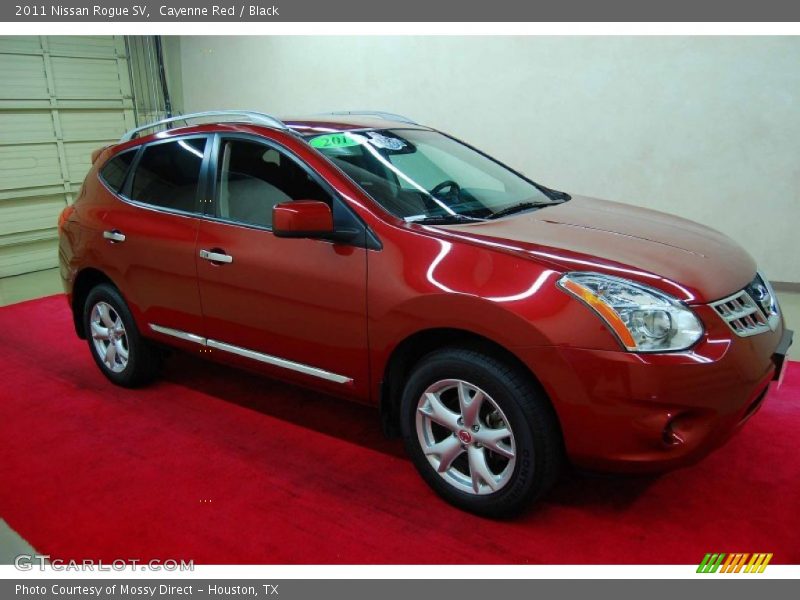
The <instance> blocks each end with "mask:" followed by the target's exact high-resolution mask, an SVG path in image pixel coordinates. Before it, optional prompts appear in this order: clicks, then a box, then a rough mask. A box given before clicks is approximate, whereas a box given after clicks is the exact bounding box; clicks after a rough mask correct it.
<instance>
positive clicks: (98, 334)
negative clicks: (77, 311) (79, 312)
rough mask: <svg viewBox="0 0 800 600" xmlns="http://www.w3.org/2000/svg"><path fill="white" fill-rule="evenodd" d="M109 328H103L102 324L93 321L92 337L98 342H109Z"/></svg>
mask: <svg viewBox="0 0 800 600" xmlns="http://www.w3.org/2000/svg"><path fill="white" fill-rule="evenodd" d="M108 334H109V331H108V328H107V327H103V326H102V325H100V323H98V322H96V321H92V337H93V338H94V339H96V340H107V339H108Z"/></svg>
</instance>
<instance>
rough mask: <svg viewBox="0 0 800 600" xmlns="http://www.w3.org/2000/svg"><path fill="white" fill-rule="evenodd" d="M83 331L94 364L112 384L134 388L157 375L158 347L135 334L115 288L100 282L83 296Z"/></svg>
mask: <svg viewBox="0 0 800 600" xmlns="http://www.w3.org/2000/svg"><path fill="white" fill-rule="evenodd" d="M83 322H84V331H86V339H87V340H88V342H89V350H90V351H91V353H92V358H94V361H95V363H97V366H98V367H100V370H101V371H102V372H103V374H104V375H105V376H106V377H107V378H108V379H110V380H111V381H112V382H113V383H115V384H117V385H121V386H123V387H137V386H140V385H144V384H146V383H149V382H150V381H152V380H153V379H154V378H155V376H156V375H157V374H158V367H159V363H160V360H159V354H158V350H157V349H156V348H155V347H154V346H153V345H152V344H150V343H149V342H147V340H145V339H143V338H142V337H141V336H140V335H139V331H138V329H137V328H136V323H135V322H134V320H133V317H132V315H131V312H130V310H129V309H128V307H127V305H126V304H125V301H124V300H123V298H122V296H121V294H120V293H119V291H118V290H117V289H116V288H115V287H113V286H111V285H109V284H105V283H104V284H101V285H98V286H97V287H95V288H93V289H92V291H91V292H89V295H88V296H87V297H86V302H85V304H84V309H83Z"/></svg>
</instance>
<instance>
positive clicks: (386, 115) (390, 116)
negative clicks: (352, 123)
mask: <svg viewBox="0 0 800 600" xmlns="http://www.w3.org/2000/svg"><path fill="white" fill-rule="evenodd" d="M326 115H331V116H347V115H361V116H365V117H377V118H379V119H384V120H386V121H398V122H399V123H408V124H409V125H419V123H417V122H416V121H415V120H414V119H409V118H408V117H404V116H403V115H398V114H396V113H390V112H383V111H380V110H336V111H333V112H328V113H321V114H320V116H326Z"/></svg>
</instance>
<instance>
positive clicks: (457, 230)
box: [438, 196, 756, 303]
mask: <svg viewBox="0 0 800 600" xmlns="http://www.w3.org/2000/svg"><path fill="white" fill-rule="evenodd" d="M438 229H441V230H445V231H447V232H449V233H450V234H455V235H458V237H460V238H462V239H463V238H468V239H469V240H471V241H473V242H475V243H479V244H486V245H488V246H490V247H495V248H500V249H506V250H509V251H515V252H522V253H527V254H533V255H534V256H536V257H537V259H539V260H542V261H545V262H548V263H549V264H551V265H554V266H556V267H557V268H559V269H560V270H565V271H599V272H605V273H609V274H614V275H618V276H621V277H628V278H631V279H635V280H637V281H641V282H642V283H647V284H649V285H652V286H654V287H657V288H660V289H662V290H664V291H665V292H668V293H670V294H672V295H673V296H676V297H678V298H679V299H681V300H684V301H686V302H689V303H701V302H703V303H704V302H710V301H713V300H718V299H719V298H723V297H725V296H728V295H730V294H732V293H734V292H736V291H737V290H740V289H742V288H743V287H744V286H745V285H747V284H748V283H749V282H750V281H751V280H752V279H753V277H754V275H755V272H756V265H755V262H754V261H753V259H752V258H751V257H750V255H749V254H747V252H745V251H744V249H742V247H741V246H739V245H738V244H736V243H735V242H734V241H733V240H731V239H730V238H728V237H727V236H725V235H723V234H722V233H720V232H718V231H715V230H714V229H711V228H709V227H705V226H703V225H700V224H698V223H695V222H693V221H689V220H687V219H682V218H680V217H676V216H673V215H668V214H666V213H662V212H658V211H654V210H649V209H645V208H638V207H634V206H630V205H627V204H620V203H618V202H609V201H607V200H598V199H595V198H586V197H580V196H573V198H572V200H570V201H568V202H564V203H562V204H558V205H554V206H548V207H545V208H542V209H538V210H535V211H529V212H526V213H521V214H518V215H511V216H509V217H505V218H501V219H498V220H497V221H484V222H480V223H470V224H466V225H447V226H441V227H438Z"/></svg>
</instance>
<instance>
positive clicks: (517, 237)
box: [59, 111, 792, 515]
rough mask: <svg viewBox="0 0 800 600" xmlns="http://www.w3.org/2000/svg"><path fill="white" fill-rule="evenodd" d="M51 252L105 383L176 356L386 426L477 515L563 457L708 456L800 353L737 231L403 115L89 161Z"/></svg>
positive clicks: (320, 119)
mask: <svg viewBox="0 0 800 600" xmlns="http://www.w3.org/2000/svg"><path fill="white" fill-rule="evenodd" d="M209 119H210V120H213V122H211V123H209V122H208V121H209ZM178 120H180V121H182V122H185V123H186V125H187V126H183V127H179V128H177V129H167V130H166V131H159V132H157V133H150V134H149V135H144V134H143V132H144V131H145V130H146V129H156V128H159V127H163V126H169V125H172V124H173V123H174V122H175V121H178ZM190 120H192V121H194V120H197V121H205V122H202V123H200V124H195V125H193V126H188V123H189V121H190ZM59 231H60V246H59V252H60V263H61V275H62V277H63V280H64V284H65V288H66V291H67V296H68V300H69V302H70V306H71V308H72V313H73V315H74V321H75V328H76V330H77V333H78V335H79V336H80V337H81V338H85V339H87V340H88V345H89V349H90V351H91V353H92V356H93V357H94V360H95V362H96V363H97V365H98V367H99V368H100V370H101V371H102V372H103V374H104V375H105V376H106V377H108V378H109V379H110V380H111V381H113V382H114V383H116V384H119V385H123V386H137V385H141V384H144V383H146V382H148V381H150V380H151V379H152V378H153V377H154V376H155V374H156V373H157V370H158V366H159V363H160V361H161V359H162V357H163V355H164V351H163V349H164V347H166V346H172V347H176V348H182V349H185V350H189V351H192V350H194V351H198V350H202V351H203V352H202V356H204V357H208V358H211V359H213V360H219V361H223V362H226V363H230V364H235V365H240V366H244V367H247V368H250V369H256V370H259V371H262V372H263V373H266V374H268V375H271V376H275V377H279V378H283V379H285V380H287V381H289V382H293V383H297V384H301V385H306V386H311V387H313V388H315V389H317V390H319V391H321V392H325V393H329V394H333V395H339V396H343V397H347V398H350V399H353V400H357V401H360V402H364V403H369V404H375V405H378V406H379V407H380V411H381V415H382V421H383V424H384V427H385V428H386V429H387V430H388V431H398V432H402V435H403V437H404V439H405V443H406V447H407V450H408V453H409V454H410V455H411V458H412V459H413V461H414V463H415V465H416V467H417V469H418V470H419V472H420V473H421V475H422V477H423V478H424V479H425V480H426V481H427V482H428V484H430V486H431V487H432V488H433V489H434V490H435V491H436V492H438V493H439V494H440V495H441V496H443V497H444V498H445V499H447V500H448V501H450V502H452V503H453V504H455V505H457V506H460V507H462V508H464V509H467V510H470V511H473V512H476V513H480V514H485V515H501V514H507V513H510V512H513V511H517V510H519V509H520V508H522V507H524V506H525V505H527V504H529V503H530V502H531V501H532V500H533V499H534V498H536V497H539V496H541V495H542V494H543V493H544V492H545V491H546V490H547V489H548V488H549V487H550V486H551V484H552V483H553V482H554V480H555V478H556V474H557V473H558V469H559V467H560V466H561V464H562V463H563V462H564V460H565V459H568V460H570V461H571V462H572V463H574V464H577V465H580V466H584V467H588V468H595V469H598V468H599V469H606V470H617V471H651V470H660V469H665V468H672V467H675V466H679V465H684V464H687V463H690V462H692V461H695V460H697V459H699V458H700V457H702V456H704V455H705V454H707V453H708V452H709V451H711V450H712V449H714V448H716V447H718V446H720V445H721V444H722V443H723V442H724V441H725V440H726V439H727V438H728V437H729V436H730V435H731V434H732V433H733V432H735V431H736V430H737V428H739V427H740V426H741V425H742V424H743V423H744V422H745V421H746V420H747V419H748V418H749V417H750V416H751V415H752V414H753V413H754V412H755V411H756V410H758V408H759V406H760V404H761V403H762V401H763V400H764V397H765V395H766V394H767V391H768V388H769V385H770V382H771V381H773V380H776V379H778V378H779V376H780V374H781V371H782V370H783V369H784V357H785V354H786V351H787V349H788V347H789V345H790V344H791V337H792V332H791V331H789V330H787V329H785V328H784V324H783V319H782V316H781V313H780V310H779V308H778V304H777V302H776V298H775V294H774V292H773V290H772V288H771V287H770V284H769V282H768V280H767V278H766V277H765V276H764V275H763V274H760V273H759V272H758V271H757V269H756V265H755V263H754V261H753V259H752V258H750V256H749V255H748V254H747V253H746V252H745V251H744V250H743V249H742V248H741V247H740V246H739V245H738V244H736V243H734V242H733V241H731V240H730V239H729V238H727V237H725V236H724V235H722V234H721V233H718V232H717V231H714V230H713V229H709V228H708V227H704V226H701V225H698V224H696V223H693V222H690V221H687V220H684V219H680V218H677V217H673V216H669V215H666V214H663V213H660V212H655V211H652V210H645V209H641V208H634V207H631V206H626V205H622V204H617V203H613V202H607V201H604V200H596V199H593V198H584V197H577V196H571V195H569V194H566V193H564V192H560V191H556V190H553V189H550V188H547V187H545V186H543V185H540V184H538V183H536V182H534V181H532V180H530V179H528V178H527V177H525V176H524V175H522V174H520V173H518V172H516V171H514V170H513V169H511V168H509V167H507V166H505V165H503V164H501V163H500V162H498V161H497V160H495V159H493V158H491V157H489V156H487V155H486V154H484V153H482V152H480V151H479V150H476V149H475V148H473V147H471V146H469V145H467V144H465V143H463V142H461V141H459V140H457V139H455V138H453V137H451V136H449V135H447V134H444V133H441V132H439V131H436V130H434V129H431V128H429V127H424V126H421V125H418V124H417V123H414V122H413V121H411V120H409V119H406V118H404V117H401V116H398V115H391V114H387V113H368V112H362V113H355V112H353V113H331V114H329V115H324V116H317V117H313V118H298V119H288V120H284V121H280V120H278V119H276V118H274V117H271V116H269V115H265V114H262V113H251V112H238V111H218V112H214V113H200V114H196V115H184V116H182V117H178V118H173V119H167V120H165V121H163V122H159V123H157V124H151V125H148V126H145V127H140V128H137V129H135V130H133V131H131V132H129V133H128V134H126V135H125V136H124V137H123V139H122V140H121V142H120V143H119V144H116V145H113V146H111V147H107V148H104V149H102V150H100V151H98V152H96V153H95V156H94V157H93V165H92V167H91V171H90V172H89V175H88V176H87V178H86V181H85V183H84V185H83V188H82V190H81V192H80V195H79V197H78V198H77V200H76V202H75V203H74V204H73V205H71V206H69V207H67V208H66V209H65V210H64V212H63V214H62V215H61V218H60V221H59Z"/></svg>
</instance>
